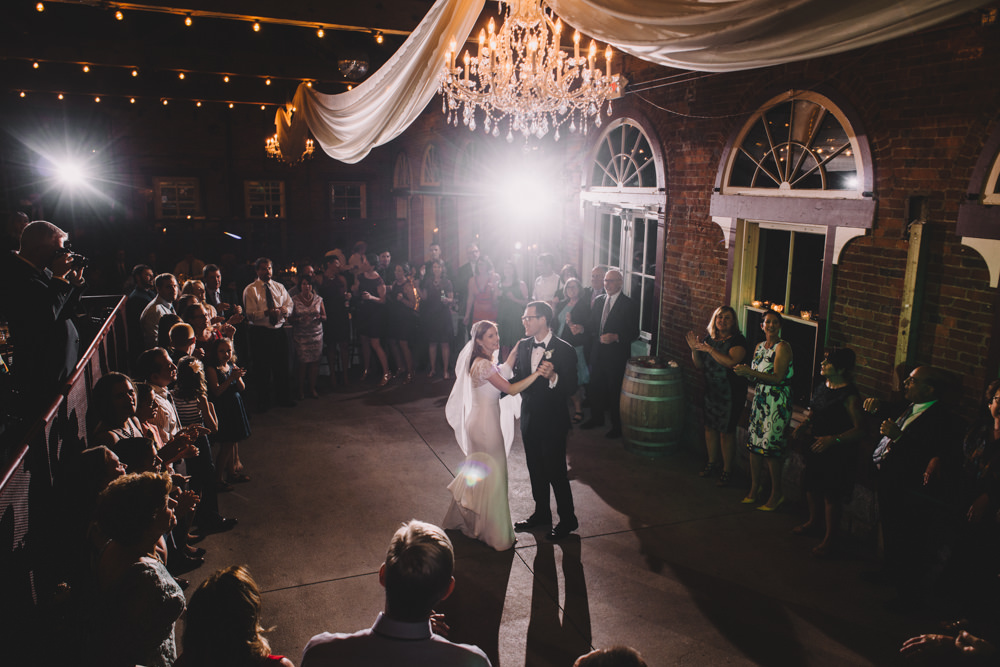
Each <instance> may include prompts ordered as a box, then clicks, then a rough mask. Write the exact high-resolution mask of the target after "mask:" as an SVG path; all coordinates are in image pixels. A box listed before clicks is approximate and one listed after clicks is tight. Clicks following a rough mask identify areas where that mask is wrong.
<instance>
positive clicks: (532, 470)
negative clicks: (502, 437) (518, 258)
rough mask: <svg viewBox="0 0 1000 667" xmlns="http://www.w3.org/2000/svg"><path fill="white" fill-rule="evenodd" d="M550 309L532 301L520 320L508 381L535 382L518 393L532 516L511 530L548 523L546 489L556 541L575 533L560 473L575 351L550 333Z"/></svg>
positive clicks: (565, 477) (570, 496)
mask: <svg viewBox="0 0 1000 667" xmlns="http://www.w3.org/2000/svg"><path fill="white" fill-rule="evenodd" d="M552 318H553V315H552V308H551V307H550V306H549V304H547V303H545V302H544V301H532V302H531V303H529V304H528V305H527V306H526V307H525V309H524V315H523V316H522V317H521V321H522V322H523V323H524V333H525V334H526V335H527V336H528V337H527V338H524V339H522V340H521V341H520V342H519V343H518V349H517V358H516V359H515V361H514V369H513V377H512V379H511V381H512V382H517V381H518V380H522V379H524V378H526V377H528V376H529V375H531V374H532V373H533V372H534V371H535V370H538V372H539V375H541V376H542V378H544V379H543V380H536V381H535V382H534V383H533V384H532V385H531V386H530V387H528V388H527V389H525V390H524V391H523V392H521V439H522V440H523V441H524V457H525V459H526V461H527V464H528V476H529V478H530V479H531V496H532V498H533V499H534V501H535V511H534V512H533V513H532V514H531V516H530V517H528V518H527V519H525V520H524V521H518V522H517V523H515V524H514V528H515V529H516V530H530V529H532V528H536V527H538V526H548V525H550V524H551V523H552V509H551V507H550V505H549V488H550V487H551V488H552V493H553V494H554V495H555V497H556V510H557V511H558V512H559V523H558V524H557V525H556V526H555V528H553V529H552V531H551V532H550V533H549V539H552V540H558V539H561V538H564V537H566V536H567V535H569V534H570V533H572V532H573V531H574V530H576V529H577V528H579V526H580V524H579V522H578V521H577V518H576V513H575V512H574V510H573V493H572V491H570V487H569V477H568V475H567V473H566V434H567V433H568V432H569V429H570V416H569V407H568V406H569V397H570V396H572V395H573V394H574V393H575V392H576V384H577V380H576V350H574V349H573V347H572V346H571V345H570V344H569V343H567V342H566V341H564V340H562V339H560V338H556V337H555V335H554V334H553V333H552V329H551V328H550V327H551V324H550V323H551V322H552Z"/></svg>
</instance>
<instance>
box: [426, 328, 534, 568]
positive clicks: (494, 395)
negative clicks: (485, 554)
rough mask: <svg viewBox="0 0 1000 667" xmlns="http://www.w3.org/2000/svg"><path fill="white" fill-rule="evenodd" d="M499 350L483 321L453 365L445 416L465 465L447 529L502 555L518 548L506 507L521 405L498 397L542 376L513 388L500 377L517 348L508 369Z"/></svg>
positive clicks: (454, 484)
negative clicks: (512, 446) (509, 459)
mask: <svg viewBox="0 0 1000 667" xmlns="http://www.w3.org/2000/svg"><path fill="white" fill-rule="evenodd" d="M499 349H500V336H499V334H498V333H497V325H496V324H494V323H493V322H488V321H485V320H483V321H480V322H476V323H475V324H474V325H473V326H472V338H471V340H470V341H469V342H468V343H466V345H465V347H464V348H462V352H461V353H460V354H459V355H458V360H457V361H456V362H455V386H454V387H453V388H452V390H451V396H449V397H448V404H447V406H446V407H445V415H446V416H447V418H448V423H449V424H451V427H452V428H453V429H455V439H456V440H458V445H459V447H461V448H462V453H463V454H465V455H466V459H465V462H464V463H463V464H462V467H461V468H460V470H459V472H458V475H456V477H455V479H454V481H452V483H451V484H449V485H448V490H449V491H451V494H452V500H451V506H450V507H449V508H448V514H447V515H445V518H444V522H443V525H444V527H445V528H454V529H458V530H461V531H462V533H463V534H464V535H467V536H468V537H472V538H474V539H477V540H481V541H482V542H485V543H486V544H488V545H489V546H491V547H493V548H494V549H496V550H497V551H504V550H506V549H510V548H511V547H512V546H513V545H514V526H513V525H512V524H511V521H510V505H509V504H508V502H507V453H508V452H509V451H510V444H511V442H512V441H513V440H514V419H515V417H517V412H519V410H520V400H521V399H520V397H513V398H508V399H506V400H503V401H501V400H500V397H501V396H502V395H503V394H510V395H511V396H513V395H514V394H519V393H521V392H522V391H524V390H525V389H526V388H527V387H528V386H530V385H531V383H532V382H534V381H535V379H536V378H538V373H537V372H535V373H532V374H531V375H529V376H528V377H526V378H524V379H523V380H521V381H520V382H515V383H514V384H511V383H509V382H508V381H507V380H506V379H504V377H503V376H501V374H500V373H501V371H502V370H503V371H506V372H505V374H506V375H507V376H508V377H510V374H511V373H510V368H511V366H512V365H513V362H514V359H516V355H517V346H516V345H515V346H514V349H513V350H511V353H510V355H509V356H508V357H507V363H505V364H504V365H503V366H500V367H497V366H496V358H497V352H498V351H499Z"/></svg>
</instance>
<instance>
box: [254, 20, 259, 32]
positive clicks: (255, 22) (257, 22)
mask: <svg viewBox="0 0 1000 667" xmlns="http://www.w3.org/2000/svg"><path fill="white" fill-rule="evenodd" d="M253 31H254V32H260V22H259V21H254V22H253Z"/></svg>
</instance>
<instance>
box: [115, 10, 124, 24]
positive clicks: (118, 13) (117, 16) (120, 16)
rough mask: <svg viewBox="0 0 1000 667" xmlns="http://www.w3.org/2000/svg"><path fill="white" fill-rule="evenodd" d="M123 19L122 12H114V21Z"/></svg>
mask: <svg viewBox="0 0 1000 667" xmlns="http://www.w3.org/2000/svg"><path fill="white" fill-rule="evenodd" d="M123 18H125V15H124V14H122V10H120V9H119V10H118V11H116V12H115V19H117V20H119V21H121V20H122V19H123Z"/></svg>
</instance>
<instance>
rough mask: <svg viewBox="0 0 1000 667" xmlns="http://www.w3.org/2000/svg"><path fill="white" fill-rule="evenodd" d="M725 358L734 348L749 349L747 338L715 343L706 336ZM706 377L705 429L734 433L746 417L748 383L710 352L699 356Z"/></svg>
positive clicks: (734, 335) (705, 339)
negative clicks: (742, 417)
mask: <svg viewBox="0 0 1000 667" xmlns="http://www.w3.org/2000/svg"><path fill="white" fill-rule="evenodd" d="M702 342H703V343H707V344H708V345H710V346H712V348H714V349H715V350H717V351H719V352H721V353H722V354H724V355H727V356H728V355H729V351H730V350H731V349H733V348H734V347H742V348H744V349H746V348H747V346H748V343H747V339H746V338H744V337H743V334H733V335H732V336H730V337H729V338H726V339H725V340H715V339H714V338H712V337H711V336H708V335H706V336H705V338H704V339H702ZM698 354H699V355H701V367H702V369H703V371H704V374H705V412H704V417H705V427H706V428H710V429H712V430H715V431H718V432H720V433H732V432H733V431H735V430H736V424H737V422H739V420H740V415H741V414H743V408H744V406H745V405H746V402H747V381H746V379H745V378H741V377H740V376H739V375H737V374H736V373H734V372H733V369H731V368H726V367H725V366H723V365H722V364H720V363H719V362H718V361H716V360H715V359H713V358H712V355H711V354H709V353H708V352H699V353H698Z"/></svg>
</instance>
